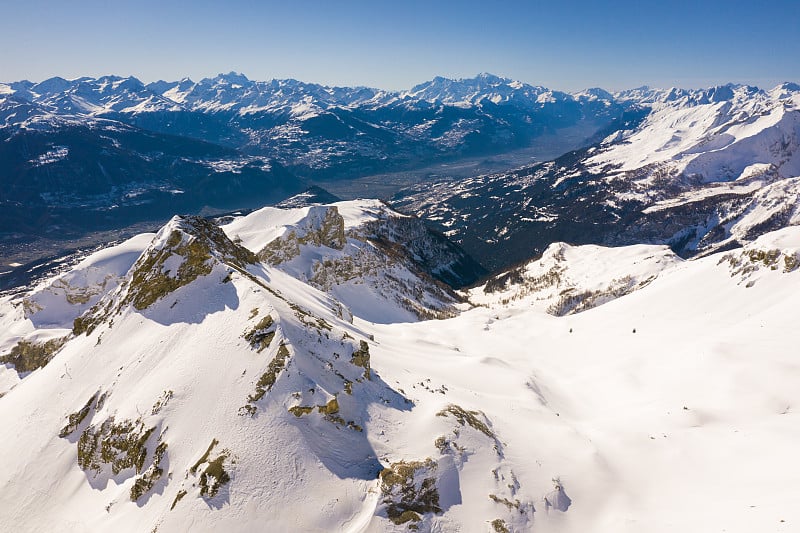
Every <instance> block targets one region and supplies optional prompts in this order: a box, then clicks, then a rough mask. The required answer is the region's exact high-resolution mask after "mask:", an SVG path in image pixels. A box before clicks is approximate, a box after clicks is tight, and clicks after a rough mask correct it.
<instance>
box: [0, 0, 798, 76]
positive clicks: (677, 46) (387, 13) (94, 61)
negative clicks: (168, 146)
mask: <svg viewBox="0 0 800 533" xmlns="http://www.w3.org/2000/svg"><path fill="white" fill-rule="evenodd" d="M231 70H233V71H238V72H242V73H244V74H246V75H247V76H248V77H250V78H251V79H259V80H266V79H271V78H297V79H300V80H303V81H311V82H319V83H325V84H333V85H368V86H373V87H380V88H386V89H406V88H410V87H411V86H412V85H414V84H416V83H419V82H422V81H426V80H428V79H431V78H432V77H433V76H436V75H442V76H447V77H472V76H474V75H475V74H477V73H479V72H491V73H493V74H497V75H501V76H507V77H510V78H514V79H518V80H521V81H524V82H527V83H531V84H535V85H544V86H547V87H551V88H554V89H560V90H568V91H572V90H579V89H583V88H587V87H595V86H599V87H603V88H605V89H609V90H618V89H624V88H631V87H636V86H639V85H643V84H647V85H651V86H656V87H669V86H680V87H687V88H691V87H706V86H710V85H714V84H719V83H726V82H735V83H750V84H754V85H759V86H762V87H772V86H774V85H776V84H777V83H780V82H782V81H795V82H800V0H777V1H770V0H765V1H764V2H761V3H756V2H746V3H745V2H738V1H736V0H733V1H709V2H702V1H698V2H687V1H683V0H680V1H669V0H661V1H657V2H656V1H650V0H642V1H637V2H634V1H627V0H625V1H618V2H600V1H590V0H575V1H568V0H561V1H559V0H551V1H548V2H539V1H528V2H524V1H508V2H501V1H496V2H489V1H488V0H486V1H482V2H474V1H471V0H464V1H460V2H452V1H443V2H436V1H434V0H430V1H416V0H407V1H392V2H388V1H380V0H373V1H365V0H352V1H345V0H341V1H336V0H327V1H316V0H283V1H279V2H277V1H271V0H269V1H256V0H228V1H226V2H212V1H208V0H196V1H185V2H181V1H175V0H160V1H156V0H137V1H132V0H129V1H120V0H106V1H101V0H75V1H73V2H66V1H64V0H4V1H3V2H2V5H1V6H0V80H2V81H13V80H19V79H30V80H32V81H41V80H43V79H45V78H48V77H51V76H56V75H58V76H62V77H66V78H74V77H78V76H99V75H103V74H118V75H134V76H136V77H138V78H140V79H141V80H142V81H145V82H147V81H154V80H157V79H167V80H176V79H180V78H182V77H185V76H188V77H191V78H193V79H195V80H197V79H199V78H202V77H207V76H214V75H216V74H217V73H220V72H228V71H231Z"/></svg>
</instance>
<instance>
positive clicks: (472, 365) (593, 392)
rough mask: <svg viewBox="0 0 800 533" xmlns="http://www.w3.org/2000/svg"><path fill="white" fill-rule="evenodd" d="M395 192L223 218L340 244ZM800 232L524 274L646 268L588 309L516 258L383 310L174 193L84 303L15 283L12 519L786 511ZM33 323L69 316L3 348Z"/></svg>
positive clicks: (508, 524) (205, 527)
mask: <svg viewBox="0 0 800 533" xmlns="http://www.w3.org/2000/svg"><path fill="white" fill-rule="evenodd" d="M334 207H335V210H334ZM381 209H382V208H381V206H380V205H379V204H370V203H366V204H357V203H355V204H353V203H340V204H337V205H335V206H327V207H326V206H317V207H309V208H303V209H298V210H287V212H284V213H283V216H284V218H283V219H281V220H280V224H278V223H277V222H272V223H270V217H271V216H272V215H274V216H276V217H277V216H280V212H279V211H278V210H271V211H257V212H255V213H253V214H252V215H249V216H248V217H244V218H242V219H239V220H236V221H234V222H233V223H231V224H229V225H228V226H226V227H225V231H226V232H228V234H230V232H231V229H233V228H236V229H237V231H238V232H239V233H240V235H241V243H243V244H246V243H247V242H251V243H254V242H258V241H257V240H256V237H257V236H256V235H255V232H256V228H257V227H259V226H260V227H264V228H265V231H267V232H268V233H270V235H275V234H276V233H278V232H277V231H276V230H275V228H277V227H278V226H282V227H283V228H284V231H283V232H282V233H280V236H279V237H278V238H281V237H285V236H287V235H288V234H290V233H291V232H292V231H294V232H296V234H298V235H299V234H301V233H302V232H304V233H302V236H305V237H309V236H312V237H311V238H310V239H309V240H308V241H307V242H306V243H300V242H299V240H298V243H299V246H300V248H301V254H300V256H298V257H302V256H303V253H308V251H314V250H316V251H317V252H325V253H335V252H340V251H342V250H345V249H346V248H347V246H348V245H349V243H350V239H355V238H354V237H350V236H346V237H345V244H344V247H343V248H342V250H339V249H338V248H337V246H338V245H339V243H341V241H339V243H337V242H336V237H338V233H337V231H334V232H333V233H330V232H328V231H321V230H324V229H325V228H326V226H329V229H330V226H331V224H330V223H331V222H332V221H336V222H337V226H338V223H339V222H341V227H342V228H349V230H357V229H359V228H363V227H364V225H369V224H371V223H373V222H374V218H373V217H374V216H375V215H376V214H379V213H380V212H381ZM289 215H291V216H289ZM335 215H336V216H335ZM250 217H252V218H250ZM291 217H294V222H292V223H288V222H289V219H290V218H291ZM337 217H339V218H337ZM390 218H391V217H390ZM326 221H327V223H326ZM349 230H348V231H349ZM315 234H316V236H317V237H320V242H319V244H317V243H316V242H313V241H314V238H315V237H313V236H314V235H315ZM325 236H327V238H330V237H334V238H333V240H326V239H323V238H322V237H325ZM145 241H147V242H145ZM323 241H324V242H327V243H328V244H331V245H335V246H328V245H326V244H323ZM266 242H268V243H269V242H274V239H272V240H270V239H266ZM140 249H141V250H142V252H141V254H140V255H139V256H138V257H137V258H136V259H135V260H132V256H133V255H136V250H140ZM798 253H800V232H798V228H797V227H789V228H785V229H783V230H781V231H779V232H774V233H769V234H766V235H764V236H762V237H760V238H758V239H757V240H755V242H753V243H752V244H751V245H749V246H748V247H747V248H745V249H744V250H742V251H741V253H740V252H738V251H737V252H732V253H731V254H729V255H716V256H712V257H706V258H701V259H696V260H690V261H679V260H677V259H676V258H675V257H674V256H673V255H672V254H671V253H669V252H668V251H667V250H666V249H664V248H659V247H652V246H634V247H626V248H619V249H604V248H601V247H596V246H586V247H569V246H566V245H560V244H559V245H554V246H552V247H551V248H550V249H549V250H548V251H547V253H546V254H545V255H544V256H543V258H542V259H540V260H539V261H535V262H532V263H531V264H529V265H526V267H525V269H524V271H523V272H522V273H521V275H522V277H523V279H524V280H527V281H530V280H531V279H532V277H533V276H536V275H537V273H539V272H544V271H546V270H549V268H548V267H553V266H558V267H559V268H561V269H562V272H563V274H562V278H563V279H564V280H569V285H570V286H572V287H575V288H583V289H587V290H594V289H602V288H603V287H607V286H608V282H609V280H613V279H617V278H619V277H620V276H621V275H624V274H626V273H627V275H630V276H631V277H632V278H633V279H635V280H636V281H638V280H641V279H644V280H647V281H648V283H646V284H642V285H643V286H641V287H639V288H638V290H636V291H634V292H630V293H629V294H626V295H622V296H620V297H618V298H616V299H614V300H613V301H609V302H607V303H605V304H604V305H600V306H598V307H596V308H594V309H592V310H591V311H588V312H583V313H576V314H570V315H569V316H553V314H550V313H548V312H547V309H545V308H544V305H539V304H537V303H536V301H535V299H536V298H537V297H540V296H546V297H548V298H550V297H555V296H556V292H555V291H556V290H557V288H555V287H548V288H545V289H543V291H542V292H539V293H537V292H530V293H529V294H528V295H527V296H525V297H524V298H518V299H517V300H514V301H513V302H512V303H511V304H510V305H508V306H506V305H504V304H503V303H502V301H497V300H496V298H503V297H506V296H509V295H512V296H513V294H514V293H513V288H512V286H511V284H509V285H507V286H506V290H507V291H509V290H510V291H512V292H506V293H502V292H501V293H496V294H495V295H486V298H487V300H486V301H485V302H483V303H484V304H485V305H486V307H483V306H481V307H477V308H474V309H471V310H466V311H464V312H462V313H461V314H460V315H459V316H457V317H454V318H451V319H449V320H441V321H421V322H406V323H388V324H372V323H370V322H367V321H364V320H361V319H359V318H358V316H356V317H351V316H350V315H349V313H347V312H346V310H345V308H344V306H343V305H342V304H341V302H339V301H337V299H335V298H333V297H331V296H330V295H329V294H325V293H323V292H321V291H319V290H317V289H315V288H314V287H312V286H310V285H308V284H306V283H303V282H302V281H301V280H299V279H297V278H295V277H294V276H292V275H289V274H287V273H286V272H284V271H283V270H282V265H283V264H284V263H290V262H291V261H294V260H296V259H297V257H294V258H292V259H289V260H288V261H284V262H281V263H280V264H278V265H276V266H270V265H268V264H265V263H263V262H262V261H260V260H259V259H258V258H257V257H256V256H255V254H254V253H253V252H252V251H249V250H247V249H246V248H244V247H243V246H242V245H241V244H237V242H234V240H232V239H230V238H229V237H228V236H227V234H226V233H225V232H223V231H222V230H220V229H219V228H218V227H216V226H214V225H213V224H211V223H209V222H208V221H205V220H204V219H198V218H193V217H182V218H175V219H173V220H172V221H170V223H169V224H167V225H166V226H165V227H164V228H162V230H161V231H160V232H159V233H158V234H157V235H155V236H153V235H147V236H142V237H140V238H137V239H134V240H132V241H128V242H127V243H124V244H122V245H120V246H118V247H116V248H111V249H107V250H104V251H101V252H98V253H97V254H94V255H93V256H91V257H89V258H87V259H86V260H85V261H84V262H83V263H81V264H80V265H79V266H78V267H76V269H75V270H74V271H73V272H71V273H69V274H67V275H65V276H62V278H66V279H68V280H71V281H70V283H71V286H74V287H78V286H79V285H80V283H82V281H80V280H83V279H84V278H82V277H81V276H82V275H83V273H86V274H87V278H86V279H87V280H88V279H89V276H88V273H90V272H94V273H93V274H92V276H94V277H92V278H91V279H92V280H97V279H102V276H101V275H100V274H101V273H102V272H106V273H109V274H110V273H114V274H115V275H116V276H118V277H119V280H118V281H117V283H116V286H115V287H114V288H110V289H109V290H107V291H106V292H105V293H104V294H103V295H101V296H99V299H98V300H97V301H96V303H95V304H94V305H93V306H92V308H91V309H90V310H89V311H86V312H85V313H84V314H83V315H82V316H81V319H80V320H78V321H76V322H75V323H74V325H73V328H72V330H71V331H70V330H69V329H66V330H65V328H62V327H60V325H61V324H62V323H65V322H66V321H67V320H68V317H70V316H73V315H74V314H75V313H76V312H77V311H80V310H81V309H82V307H80V306H84V305H86V304H83V303H80V304H77V305H79V307H76V308H68V307H67V306H66V305H65V304H64V301H65V300H64V299H65V298H66V296H64V293H55V292H53V293H52V294H53V296H49V297H47V298H39V299H38V300H36V301H37V302H39V305H40V306H41V307H42V309H40V310H39V311H37V313H46V312H48V310H49V311H50V312H52V313H53V314H54V315H55V314H59V313H63V318H62V319H61V320H49V321H47V323H41V324H34V323H33V321H32V320H31V318H30V317H26V315H25V312H24V309H23V305H22V303H21V301H14V302H12V301H9V300H8V299H6V300H4V301H2V302H0V321H2V323H3V326H4V327H3V329H2V333H0V335H2V338H0V346H2V348H0V361H2V362H3V365H2V366H0V378H2V379H3V380H5V378H6V376H8V375H9V374H15V375H16V374H19V376H18V377H17V378H16V380H15V381H14V383H13V384H12V385H11V387H10V390H9V389H8V388H7V389H6V390H5V394H4V395H2V396H0V421H3V422H4V424H5V425H6V426H7V427H14V428H15V429H16V430H15V431H13V432H9V433H8V434H7V435H6V436H5V437H4V438H3V439H2V440H0V453H2V454H3V456H4V457H8V458H10V459H9V461H8V462H7V464H6V468H4V469H3V470H2V471H0V488H2V490H0V503H2V505H0V528H2V529H9V530H16V531H37V530H50V529H53V528H56V527H58V528H60V529H64V530H66V531H85V530H98V529H109V528H113V529H115V530H118V531H120V532H127V531H140V530H142V529H144V530H147V531H149V530H153V529H154V528H157V529H158V530H159V531H182V530H187V529H191V530H193V531H218V530H220V529H221V528H224V529H230V530H232V531H247V532H249V531H262V530H264V529H265V528H266V529H270V530H304V531H329V530H337V531H348V532H350V531H352V532H374V531H398V532H399V531H408V530H414V529H416V530H419V531H450V530H457V529H461V530H471V529H472V528H474V527H476V525H477V527H478V528H479V529H480V530H487V529H488V530H489V531H492V530H494V531H503V530H504V529H507V530H509V531H543V532H558V533H573V532H575V533H577V532H580V531H587V530H592V531H609V532H611V531H614V532H620V531H621V532H625V533H627V532H631V533H632V532H638V531H641V530H642V528H643V527H645V528H646V529H647V530H648V531H655V532H659V533H660V532H667V531H675V530H681V531H708V530H710V529H719V528H724V529H726V530H728V531H732V532H739V531H741V532H748V531H753V530H762V529H767V530H770V531H790V530H791V528H792V527H793V524H795V523H797V521H798V520H800V513H799V512H798V510H797V507H796V506H795V505H793V503H794V500H795V496H796V491H795V487H796V486H797V482H798V480H800V470H798V468H797V466H796V461H793V457H794V455H795V454H796V442H797V439H798V436H800V435H798V430H797V423H796V420H795V418H796V416H797V415H796V413H795V409H794V406H795V405H796V404H797V403H798V402H799V401H800V396H799V395H798V390H797V387H796V380H797V377H798V375H799V373H800V366H798V364H797V361H796V353H795V352H796V350H794V349H793V348H794V347H795V346H796V344H797V342H798V337H797V328H796V327H795V325H794V322H793V321H794V317H795V313H793V309H795V307H796V302H795V301H794V300H795V298H794V295H795V293H794V291H793V290H791V289H792V288H793V287H796V286H797V282H798V279H797V277H798V271H800V269H798V268H795V267H796V263H795V264H794V266H795V267H792V268H787V266H792V265H793V263H792V261H793V260H792V259H791V258H794V261H797V260H798V259H800V257H798ZM737 261H741V264H739V265H734V263H735V262H737ZM745 261H746V262H747V264H745ZM126 265H129V266H128V268H127V270H126ZM747 265H751V266H750V267H748V266H747ZM387 266H388V268H391V265H387ZM742 267H747V268H749V271H748V272H746V273H745V275H748V276H751V277H749V278H747V281H746V282H744V283H743V281H744V280H743V279H742V278H741V276H740V274H741V272H740V273H739V274H736V273H735V272H736V269H741V268H742ZM752 267H758V268H757V270H756V269H753V268H752ZM773 267H775V268H773ZM92 269H96V272H95V271H93V270H92ZM123 271H124V273H123ZM732 273H734V275H733V276H732V275H731V274H732ZM655 274H657V277H656V278H655V279H650V278H651V277H652V276H653V275H655ZM56 281H57V280H51V281H50V282H48V283H44V284H43V285H42V286H40V287H39V288H37V289H36V291H34V292H33V293H32V295H33V294H40V293H42V291H44V290H51V289H47V288H48V287H51V288H52V287H53V286H54V285H56V286H57V284H56V283H55V282H56ZM753 281H754V283H750V282H753ZM91 286H93V285H91V283H90V284H89V285H87V287H91ZM520 287H524V284H523V285H519V286H518V287H517V288H518V289H519V288H520ZM32 295H29V296H27V297H28V298H31V297H32ZM548 295H549V296H548ZM96 296H98V295H94V296H92V297H91V298H95V297H96ZM66 301H67V303H69V301H68V300H66ZM531 303H533V304H534V305H531ZM539 303H541V302H539ZM545 303H546V302H545ZM50 306H52V309H50ZM76 310H77V311H76ZM558 314H560V313H556V315H558ZM32 316H33V317H35V316H36V315H35V314H34V315H32ZM351 320H352V323H351ZM15 328H16V330H35V331H36V333H37V334H38V335H41V336H42V338H49V336H52V335H53V333H57V335H58V337H57V338H58V339H59V341H58V342H57V343H53V344H48V343H47V342H43V343H39V344H35V345H31V346H32V348H31V346H29V347H28V348H26V349H20V348H19V345H16V349H15V348H10V351H9V346H11V345H12V344H13V343H14V342H16V340H18V336H15V335H17V334H16V333H15ZM30 338H34V337H30ZM37 350H38V351H37ZM34 360H36V361H39V362H42V363H43V365H42V366H41V367H38V368H35V369H33V370H31V371H28V372H19V368H17V365H24V364H27V363H29V362H32V361H34ZM3 382H4V383H5V381H3ZM765 449H768V450H769V451H770V453H768V454H765V453H763V450H765ZM676 458H679V459H676ZM743 458H746V460H744V459H743ZM642 465H647V468H646V469H644V468H642ZM687 480H689V482H687ZM765 487H769V490H765ZM700 501H702V509H698V502H700Z"/></svg>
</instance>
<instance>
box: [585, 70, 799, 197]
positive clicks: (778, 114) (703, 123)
mask: <svg viewBox="0 0 800 533" xmlns="http://www.w3.org/2000/svg"><path fill="white" fill-rule="evenodd" d="M795 87H796V86H793V85H791V84H784V85H782V86H779V87H776V88H775V89H773V90H772V91H762V90H759V89H756V88H754V87H748V86H734V85H727V86H722V87H715V88H712V89H708V90H706V91H677V90H671V91H669V92H668V93H667V94H665V95H661V96H658V97H654V98H647V97H645V96H643V95H638V98H639V99H641V101H645V102H647V101H648V100H651V99H652V102H649V103H651V105H652V112H651V113H650V114H649V115H648V117H647V118H646V119H645V121H644V123H642V125H641V126H639V128H638V129H636V130H634V131H628V132H627V133H624V134H623V135H622V136H616V137H615V139H619V140H622V141H623V142H621V143H620V142H616V143H614V144H612V145H611V146H610V147H608V148H605V149H602V150H600V151H599V152H598V153H597V154H596V155H593V156H592V157H590V158H589V159H588V160H587V165H588V166H589V168H590V169H591V170H592V172H594V173H600V172H602V173H603V174H604V175H606V176H607V179H614V178H616V177H618V176H619V175H621V174H624V173H626V172H632V171H634V170H636V169H640V168H643V167H652V170H651V171H650V172H649V173H648V174H649V175H648V176H647V179H649V183H650V184H652V181H653V177H654V176H656V175H659V176H664V175H665V174H666V175H669V176H676V175H682V176H685V178H686V179H693V180H695V181H700V182H702V183H707V182H718V181H733V180H743V179H752V178H753V177H754V176H757V175H763V174H772V175H776V174H777V175H778V176H780V177H793V176H797V175H798V174H800V159H798V158H797V155H796V154H797V153H798V150H797V148H798V133H800V118H798V117H800V91H797V90H796V88H795ZM609 169H612V170H609Z"/></svg>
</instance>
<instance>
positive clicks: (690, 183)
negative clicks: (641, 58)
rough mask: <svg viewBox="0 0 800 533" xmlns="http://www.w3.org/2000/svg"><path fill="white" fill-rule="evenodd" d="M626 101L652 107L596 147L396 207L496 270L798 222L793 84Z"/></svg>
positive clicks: (447, 186) (420, 192) (743, 234)
mask: <svg viewBox="0 0 800 533" xmlns="http://www.w3.org/2000/svg"><path fill="white" fill-rule="evenodd" d="M623 97H625V98H630V99H631V100H630V101H631V102H633V103H635V104H636V105H638V106H645V105H646V106H648V107H647V109H648V111H647V112H636V111H635V107H632V108H631V111H630V112H629V113H628V119H629V120H627V122H626V124H625V125H624V126H623V127H622V128H621V129H620V130H619V131H617V132H615V133H613V134H612V135H610V136H609V137H607V138H606V139H605V140H604V141H602V142H600V143H597V144H596V145H594V146H591V147H589V148H585V149H582V150H577V151H574V152H570V153H567V154H565V155H564V156H562V157H560V158H558V159H556V160H554V161H551V162H546V163H540V164H536V165H533V166H530V167H527V168H522V169H519V170H516V171H514V172H509V173H503V174H496V175H487V176H478V177H475V178H470V179H467V180H462V181H459V182H457V183H454V182H452V181H447V180H443V181H439V182H434V183H426V184H424V185H421V186H419V187H416V188H411V189H409V190H407V191H403V192H401V193H399V194H398V195H396V197H395V198H394V201H393V205H395V207H396V208H398V209H400V210H401V211H403V212H408V213H413V214H415V215H417V216H420V217H422V218H425V219H428V220H430V221H432V222H433V223H434V225H435V226H436V227H437V228H440V229H441V230H443V231H445V232H446V234H447V235H448V236H450V237H451V238H453V239H454V240H455V241H456V242H458V243H460V244H461V245H462V246H464V248H465V249H466V250H467V251H468V252H469V253H470V254H471V255H472V256H473V257H475V258H476V259H478V260H479V261H481V262H483V264H484V265H485V266H487V267H489V268H490V269H496V268H499V269H503V268H507V267H508V266H510V265H511V264H514V263H516V262H519V261H525V260H527V259H528V258H529V257H530V254H531V250H533V251H534V253H542V252H543V251H544V250H545V248H546V247H547V245H549V244H550V243H551V242H555V241H566V242H571V243H575V244H589V243H595V244H606V245H609V244H610V245H622V244H634V243H653V244H667V245H669V246H670V247H671V248H672V249H673V250H675V251H676V252H677V253H679V254H680V255H681V256H684V257H689V256H692V255H696V254H707V253H711V252H713V251H715V250H721V249H725V248H728V247H732V246H739V245H741V244H743V243H747V242H749V241H751V240H752V239H754V238H756V237H757V236H758V235H760V234H763V233H765V232H768V231H771V230H775V229H779V228H781V227H783V226H785V225H790V224H796V223H797V220H798V215H797V202H796V198H797V190H796V189H797V177H798V174H800V168H798V165H800V159H798V154H799V153H800V150H798V146H799V145H798V139H800V129H798V124H800V122H798V121H799V120H800V118H798V117H800V108H798V105H800V90H798V89H797V88H796V86H793V85H790V84H786V85H783V86H779V87H777V88H775V89H773V90H772V91H768V92H767V91H760V90H757V89H755V88H752V87H740V86H725V87H717V88H714V89H710V90H705V91H678V90H673V91H668V92H666V91H665V92H659V91H644V92H641V93H628V94H626V95H618V98H621V99H622V98H623ZM497 249H502V250H503V251H504V253H503V255H502V256H501V257H502V258H501V259H498V254H496V253H495V251H496V250H497Z"/></svg>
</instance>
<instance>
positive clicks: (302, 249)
mask: <svg viewBox="0 0 800 533" xmlns="http://www.w3.org/2000/svg"><path fill="white" fill-rule="evenodd" d="M223 229H224V230H225V231H226V232H227V233H228V235H229V236H230V237H231V238H232V239H233V240H234V241H236V242H241V243H242V245H243V246H245V247H247V248H249V249H250V250H251V251H253V252H254V253H256V254H257V255H258V257H259V259H260V260H261V261H264V262H266V263H268V264H270V265H272V266H274V267H276V268H279V269H281V270H282V271H284V272H286V273H288V274H290V275H291V276H293V277H295V278H297V279H299V280H302V281H304V282H307V283H309V284H311V285H312V286H314V287H316V288H318V289H321V290H323V291H325V292H328V293H329V294H331V295H333V296H334V297H335V298H336V299H337V300H339V301H341V302H342V303H343V304H345V305H346V306H347V307H349V308H350V309H351V311H352V312H353V314H355V315H356V316H359V317H361V318H364V319H366V320H370V321H373V322H388V321H392V320H400V321H415V320H418V319H420V318H422V317H431V316H450V315H453V314H455V312H456V307H455V306H456V304H457V303H458V297H457V296H456V295H455V294H454V293H453V292H452V291H451V290H450V289H449V288H448V287H446V286H445V285H443V284H442V283H440V282H439V281H437V280H436V279H434V278H432V277H431V273H432V274H433V276H436V278H438V279H439V280H446V281H448V282H453V283H454V284H458V282H459V280H460V281H461V284H462V285H463V284H465V283H466V282H467V281H466V280H472V279H474V277H475V276H476V275H478V272H479V271H480V267H478V266H477V265H476V264H475V263H474V262H473V261H471V260H470V259H469V258H468V257H467V256H465V255H464V254H463V252H461V251H460V250H458V249H457V248H455V247H454V246H453V245H452V244H450V243H448V242H447V241H446V239H443V238H442V237H440V236H437V235H435V234H433V233H431V232H430V231H429V230H428V229H427V228H425V225H424V223H423V222H422V221H420V220H418V219H415V218H412V217H408V216H406V215H401V214H399V213H397V212H395V211H393V210H391V209H390V208H388V207H387V206H386V205H384V204H383V203H381V202H379V201H377V200H354V201H347V202H337V203H334V204H331V205H316V206H306V207H301V208H293V209H277V208H264V209H261V210H258V211H255V212H253V213H251V214H250V215H247V216H245V217H243V218H241V219H238V220H235V221H233V222H231V223H230V224H227V225H226V226H224V228H223ZM410 294H414V295H415V296H414V297H413V298H412V297H409V295H410Z"/></svg>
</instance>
